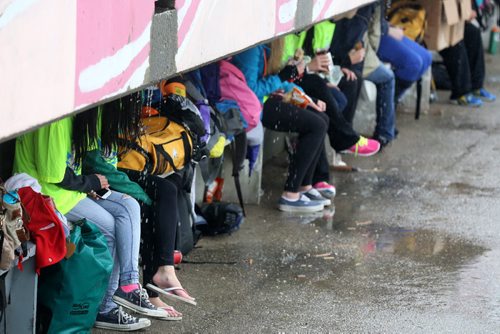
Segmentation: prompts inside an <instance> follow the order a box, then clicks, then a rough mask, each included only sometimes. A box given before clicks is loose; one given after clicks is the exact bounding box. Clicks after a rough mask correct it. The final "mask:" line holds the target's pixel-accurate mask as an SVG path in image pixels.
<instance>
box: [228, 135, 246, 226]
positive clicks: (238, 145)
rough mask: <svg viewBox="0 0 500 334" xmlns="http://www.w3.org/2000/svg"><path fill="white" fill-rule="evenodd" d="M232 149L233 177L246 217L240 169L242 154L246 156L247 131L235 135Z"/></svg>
mask: <svg viewBox="0 0 500 334" xmlns="http://www.w3.org/2000/svg"><path fill="white" fill-rule="evenodd" d="M231 150H232V162H233V179H234V186H235V187H236V194H237V195H238V201H239V203H240V206H241V210H242V211H243V216H244V217H246V211H245V204H244V202H243V194H242V192H241V184H240V170H241V167H242V161H241V159H240V157H241V154H242V155H243V156H246V154H245V151H246V133H245V132H243V133H242V134H238V135H237V136H235V138H234V140H233V141H232V142H231Z"/></svg>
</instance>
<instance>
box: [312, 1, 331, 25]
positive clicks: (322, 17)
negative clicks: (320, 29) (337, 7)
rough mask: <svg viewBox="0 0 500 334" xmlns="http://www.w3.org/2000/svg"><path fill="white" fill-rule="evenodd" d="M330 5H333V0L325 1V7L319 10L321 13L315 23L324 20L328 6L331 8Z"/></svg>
mask: <svg viewBox="0 0 500 334" xmlns="http://www.w3.org/2000/svg"><path fill="white" fill-rule="evenodd" d="M332 5H333V0H327V1H326V2H325V6H324V7H323V9H322V10H321V13H320V14H319V17H318V20H316V21H320V20H323V19H325V15H326V13H327V12H328V9H330V6H332Z"/></svg>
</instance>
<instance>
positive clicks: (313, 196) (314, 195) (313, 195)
mask: <svg viewBox="0 0 500 334" xmlns="http://www.w3.org/2000/svg"><path fill="white" fill-rule="evenodd" d="M303 194H304V195H305V196H307V197H308V198H309V199H310V200H311V201H316V202H320V203H321V204H323V205H324V206H329V205H332V201H331V200H330V199H329V198H325V197H324V196H323V195H321V193H320V192H319V191H318V190H316V189H314V188H311V189H309V190H308V191H304V192H303Z"/></svg>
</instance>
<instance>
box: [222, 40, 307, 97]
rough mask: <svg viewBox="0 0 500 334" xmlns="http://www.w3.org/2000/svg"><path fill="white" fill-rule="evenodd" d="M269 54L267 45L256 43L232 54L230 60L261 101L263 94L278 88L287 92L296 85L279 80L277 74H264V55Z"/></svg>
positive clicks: (265, 94) (267, 55) (268, 93)
mask: <svg viewBox="0 0 500 334" xmlns="http://www.w3.org/2000/svg"><path fill="white" fill-rule="evenodd" d="M269 54H270V49H269V48H268V47H266V46H263V45H258V46H256V47H253V48H251V49H249V50H246V51H244V52H242V53H239V54H237V55H236V56H233V58H232V60H231V62H232V63H233V64H234V65H235V66H236V67H238V68H239V69H240V70H241V72H242V73H243V75H244V76H245V79H246V80H247V84H248V87H250V89H251V90H253V92H254V93H255V95H257V97H258V98H259V100H260V101H261V102H264V96H267V95H270V94H271V93H273V92H275V91H277V90H279V89H283V90H284V91H285V92H289V91H290V90H292V89H293V87H296V86H295V85H294V84H293V83H290V82H287V81H284V82H283V81H281V79H280V77H279V76H277V75H266V76H264V56H265V57H267V58H268V57H269ZM297 88H298V87H297ZM299 89H300V88H299Z"/></svg>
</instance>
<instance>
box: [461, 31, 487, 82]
mask: <svg viewBox="0 0 500 334" xmlns="http://www.w3.org/2000/svg"><path fill="white" fill-rule="evenodd" d="M464 43H465V49H466V50H467V57H468V60H469V68H470V76H471V88H472V90H479V89H481V88H483V85H484V76H485V65H484V49H483V40H482V38H481V30H480V29H479V28H477V27H476V26H475V25H473V24H472V23H469V22H466V23H465V33H464Z"/></svg>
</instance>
